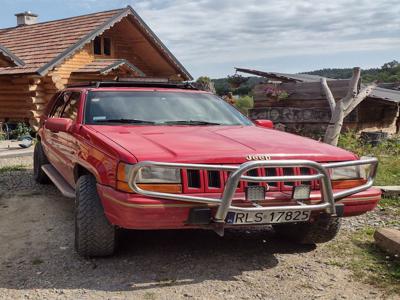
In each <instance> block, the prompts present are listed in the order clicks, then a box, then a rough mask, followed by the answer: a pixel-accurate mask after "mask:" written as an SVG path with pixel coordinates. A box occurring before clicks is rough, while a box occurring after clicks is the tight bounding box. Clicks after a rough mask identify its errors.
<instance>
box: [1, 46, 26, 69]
mask: <svg viewBox="0 0 400 300" xmlns="http://www.w3.org/2000/svg"><path fill="white" fill-rule="evenodd" d="M0 53H1V54H3V55H4V56H5V57H7V58H8V59H10V60H11V61H12V62H13V63H14V64H15V65H16V66H18V67H20V66H23V65H25V63H24V62H23V61H22V60H21V59H19V58H18V57H17V56H16V55H15V54H14V53H12V52H11V51H10V50H9V49H7V48H6V47H4V46H1V45H0Z"/></svg>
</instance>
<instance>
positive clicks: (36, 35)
mask: <svg viewBox="0 0 400 300" xmlns="http://www.w3.org/2000/svg"><path fill="white" fill-rule="evenodd" d="M127 16H131V17H133V18H135V20H137V22H138V24H139V26H141V27H142V28H143V29H144V31H145V33H146V34H147V36H148V38H149V39H150V40H151V41H152V42H153V43H154V44H155V46H156V47H157V48H159V49H160V51H162V52H163V53H164V54H165V56H166V57H167V59H169V60H170V62H171V63H172V64H173V65H175V67H176V68H177V69H178V70H180V71H181V72H182V73H183V74H184V75H185V76H186V77H187V78H188V79H191V78H192V77H191V75H190V74H189V73H188V72H187V70H186V69H185V68H184V67H183V66H182V65H181V63H180V62H179V61H178V60H177V59H176V58H175V57H174V56H173V55H172V53H171V52H170V51H169V50H168V49H167V47H166V46H165V45H164V44H163V43H162V42H161V41H160V40H159V39H158V37H157V36H156V35H155V34H154V32H153V31H151V29H150V28H149V27H148V26H147V25H146V23H145V22H144V21H143V20H142V19H141V18H140V16H139V15H138V14H137V13H136V12H135V11H134V10H133V9H132V8H131V7H130V6H128V7H126V8H123V9H116V10H110V11H105V12H99V13H94V14H89V15H83V16H78V17H72V18H67V19H62V20H56V21H50V22H43V23H38V24H33V25H28V26H18V27H12V28H5V29H0V47H3V48H4V49H7V50H8V51H9V53H12V54H13V55H14V56H15V58H18V59H19V60H20V62H21V63H22V62H23V63H24V64H25V65H24V67H16V68H0V75H4V74H21V73H39V74H40V75H44V74H46V73H47V72H48V71H49V70H51V69H52V68H53V67H55V66H56V65H58V64H60V63H61V62H63V61H64V60H65V59H66V58H68V57H69V56H70V55H72V54H73V53H75V51H77V50H79V49H80V48H82V47H83V46H84V45H85V44H87V43H88V42H90V41H91V40H93V39H94V38H95V37H96V36H98V35H101V34H102V33H103V32H104V31H105V30H107V29H109V28H110V27H112V26H113V25H114V24H115V23H117V22H119V21H120V20H122V19H123V18H125V17H127Z"/></svg>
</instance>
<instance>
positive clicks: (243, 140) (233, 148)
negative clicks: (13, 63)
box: [88, 125, 357, 163]
mask: <svg viewBox="0 0 400 300" xmlns="http://www.w3.org/2000/svg"><path fill="white" fill-rule="evenodd" d="M88 127H90V128H91V129H93V130H95V131H97V132H98V134H101V135H103V136H105V137H107V138H108V139H110V140H112V141H113V142H115V143H117V144H119V145H120V146H121V147H123V148H125V149H126V150H127V151H129V152H130V153H132V155H134V156H135V157H136V159H137V160H138V161H143V160H152V161H164V162H191V163H242V162H244V161H246V156H248V155H256V154H262V155H268V156H269V157H270V158H271V159H309V160H313V161H319V162H327V161H344V160H354V159H357V157H356V156H355V155H354V154H352V153H351V152H348V151H345V150H343V149H340V148H337V147H333V146H330V145H327V144H324V143H321V142H317V141H315V140H312V139H309V138H304V137H301V136H297V135H293V134H289V133H285V132H282V131H278V130H273V129H266V128H260V127H256V126H130V125H122V126H121V125H119V126H110V125H89V126H88Z"/></svg>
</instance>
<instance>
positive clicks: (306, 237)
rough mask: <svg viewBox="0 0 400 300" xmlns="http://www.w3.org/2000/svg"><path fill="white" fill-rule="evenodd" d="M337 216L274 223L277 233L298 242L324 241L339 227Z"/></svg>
mask: <svg viewBox="0 0 400 300" xmlns="http://www.w3.org/2000/svg"><path fill="white" fill-rule="evenodd" d="M340 224H341V220H340V218H337V217H331V216H321V217H320V218H319V219H318V220H316V221H314V222H312V223H298V224H282V225H275V226H274V229H275V232H276V233H277V234H278V235H281V236H282V237H284V238H287V239H288V240H291V241H293V242H296V243H300V244H317V243H326V242H329V241H330V240H332V239H334V238H335V236H336V235H337V233H338V232H339V229H340Z"/></svg>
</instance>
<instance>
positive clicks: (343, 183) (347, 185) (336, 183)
mask: <svg viewBox="0 0 400 300" xmlns="http://www.w3.org/2000/svg"><path fill="white" fill-rule="evenodd" d="M366 183H367V180H366V179H362V178H360V179H346V180H332V188H333V189H351V188H354V187H357V186H360V185H363V184H366Z"/></svg>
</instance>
